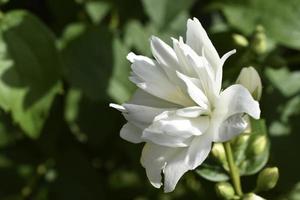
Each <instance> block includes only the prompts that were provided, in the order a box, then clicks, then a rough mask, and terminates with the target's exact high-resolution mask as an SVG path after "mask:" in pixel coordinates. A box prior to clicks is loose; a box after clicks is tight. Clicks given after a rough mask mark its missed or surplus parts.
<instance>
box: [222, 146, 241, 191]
mask: <svg viewBox="0 0 300 200" xmlns="http://www.w3.org/2000/svg"><path fill="white" fill-rule="evenodd" d="M223 145H224V148H225V154H226V159H227V162H228V166H229V171H230V176H231V180H232V183H233V186H234V190H235V192H236V194H237V195H238V196H242V195H243V192H242V188H241V180H240V174H239V169H238V168H237V166H236V165H235V162H234V159H233V154H232V150H231V145H230V142H224V143H223Z"/></svg>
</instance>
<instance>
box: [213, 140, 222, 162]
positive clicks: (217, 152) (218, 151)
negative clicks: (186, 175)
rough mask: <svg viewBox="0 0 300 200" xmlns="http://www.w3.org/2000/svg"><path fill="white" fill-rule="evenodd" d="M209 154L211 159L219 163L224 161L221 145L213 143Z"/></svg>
mask: <svg viewBox="0 0 300 200" xmlns="http://www.w3.org/2000/svg"><path fill="white" fill-rule="evenodd" d="M211 153H212V155H213V157H214V158H216V160H218V161H220V162H221V163H223V162H224V161H226V155H225V149H224V146H223V144H222V143H214V146H213V148H212V150H211Z"/></svg>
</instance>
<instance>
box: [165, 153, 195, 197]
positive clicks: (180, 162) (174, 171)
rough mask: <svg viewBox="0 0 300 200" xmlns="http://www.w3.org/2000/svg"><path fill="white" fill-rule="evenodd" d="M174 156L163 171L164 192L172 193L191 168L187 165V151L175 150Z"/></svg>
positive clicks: (171, 156) (170, 157)
mask: <svg viewBox="0 0 300 200" xmlns="http://www.w3.org/2000/svg"><path fill="white" fill-rule="evenodd" d="M173 151H175V152H173V155H172V154H171V155H170V156H169V159H168V160H167V164H166V166H165V168H164V170H163V173H164V179H165V181H164V192H172V191H173V190H174V189H175V187H176V185H177V183H178V181H179V179H180V178H181V177H182V176H183V174H185V173H186V172H187V171H188V170H190V169H191V167H190V166H189V165H188V164H187V163H186V157H187V149H182V150H173Z"/></svg>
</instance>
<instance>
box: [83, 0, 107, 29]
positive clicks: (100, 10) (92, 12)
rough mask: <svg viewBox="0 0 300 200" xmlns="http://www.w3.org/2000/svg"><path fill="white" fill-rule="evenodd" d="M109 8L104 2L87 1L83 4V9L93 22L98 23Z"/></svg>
mask: <svg viewBox="0 0 300 200" xmlns="http://www.w3.org/2000/svg"><path fill="white" fill-rule="evenodd" d="M109 9H110V5H109V4H108V3H106V2H100V1H89V2H87V3H86V4H85V10H86V12H87V14H88V15H89V17H90V18H91V20H92V21H93V23H94V24H99V23H100V22H101V20H102V19H103V18H104V17H105V15H106V14H107V13H108V11H109Z"/></svg>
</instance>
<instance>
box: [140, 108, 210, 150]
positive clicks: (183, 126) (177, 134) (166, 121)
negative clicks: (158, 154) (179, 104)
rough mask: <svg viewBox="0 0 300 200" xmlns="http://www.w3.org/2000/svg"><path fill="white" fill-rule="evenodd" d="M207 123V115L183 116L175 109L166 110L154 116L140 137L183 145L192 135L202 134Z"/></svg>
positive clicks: (163, 144)
mask: <svg viewBox="0 0 300 200" xmlns="http://www.w3.org/2000/svg"><path fill="white" fill-rule="evenodd" d="M208 125H209V117H208V116H201V117H197V118H185V117H181V116H178V115H176V111H166V112H163V113H161V114H160V115H158V116H156V117H155V118H154V121H153V123H152V124H151V125H150V126H149V127H148V128H146V129H145V130H144V132H143V136H142V137H143V139H145V140H148V141H151V142H153V143H155V144H158V145H162V146H169V147H185V146H188V145H189V143H190V142H191V139H192V138H191V137H192V136H197V135H201V134H203V133H204V132H205V131H206V129H207V128H208Z"/></svg>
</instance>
